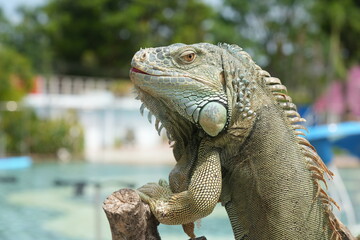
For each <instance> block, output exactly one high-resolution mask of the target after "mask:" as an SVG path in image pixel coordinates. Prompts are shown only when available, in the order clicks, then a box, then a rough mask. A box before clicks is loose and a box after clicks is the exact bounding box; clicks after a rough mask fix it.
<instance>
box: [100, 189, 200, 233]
mask: <svg viewBox="0 0 360 240" xmlns="http://www.w3.org/2000/svg"><path fill="white" fill-rule="evenodd" d="M103 209H104V211H105V213H106V217H107V219H108V221H109V224H110V229H111V235H112V240H132V239H134V240H161V238H160V235H159V232H158V230H157V226H158V225H159V222H158V221H157V220H156V218H155V216H154V215H153V214H152V213H151V211H150V208H149V206H148V205H147V204H145V203H143V202H142V201H141V199H140V196H139V195H138V194H137V193H136V191H134V190H132V189H127V188H124V189H120V190H119V191H116V192H114V193H113V194H111V195H110V196H109V197H108V198H107V199H106V200H105V201H104V203H103ZM194 240H206V238H205V237H199V238H195V239H194Z"/></svg>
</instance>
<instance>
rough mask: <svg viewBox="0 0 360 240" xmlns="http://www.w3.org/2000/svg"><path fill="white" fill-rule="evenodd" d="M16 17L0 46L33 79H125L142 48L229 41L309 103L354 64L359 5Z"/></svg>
mask: <svg viewBox="0 0 360 240" xmlns="http://www.w3.org/2000/svg"><path fill="white" fill-rule="evenodd" d="M206 2H212V3H214V4H217V6H216V7H211V6H210V5H209V4H207V3H206ZM19 13H20V15H21V16H22V20H21V22H20V23H18V24H14V23H10V22H9V21H8V20H6V18H5V17H4V16H3V14H1V11H0V42H1V43H2V45H4V46H9V47H11V48H13V49H15V50H16V51H17V52H18V53H20V54H21V55H23V56H25V57H26V58H29V59H30V60H31V63H32V66H33V68H34V69H35V70H36V71H37V72H39V73H46V72H49V71H50V70H52V71H53V72H54V73H56V74H71V75H93V76H106V77H120V78H127V76H128V69H129V64H130V61H131V58H132V56H133V54H134V53H135V52H136V51H137V50H138V49H139V48H140V47H151V46H160V45H168V44H171V43H174V42H184V43H194V42H202V41H206V42H212V43H217V42H228V43H235V44H239V45H240V46H242V47H243V48H244V49H245V50H247V51H248V52H250V54H251V55H252V56H253V57H254V59H256V60H257V62H258V64H259V65H260V66H262V67H263V68H265V69H266V70H268V71H269V72H270V73H271V74H272V75H274V76H277V77H279V78H281V80H282V81H283V82H284V83H285V84H286V85H287V86H288V87H289V89H290V90H291V91H296V90H297V89H299V87H303V89H307V91H306V94H302V97H301V99H308V100H314V98H316V97H317V96H319V95H320V92H321V89H324V88H325V87H324V85H326V84H328V83H329V82H330V81H332V80H334V79H336V78H344V77H345V75H346V71H347V69H349V67H350V66H351V65H354V64H358V63H359V61H360V41H359V40H358V36H359V35H360V18H359V17H358V16H359V15H360V4H359V1H357V0H343V1H337V0H319V1H311V0H302V1H299V0H268V1H247V0H223V1H202V0H184V1H183V0H176V1H173V0H158V1H155V2H154V1H152V2H151V1H146V0H122V1H118V0H94V1H85V0H78V1H72V0H49V1H48V2H46V3H45V4H44V5H43V6H41V7H39V8H35V9H28V8H24V7H23V8H20V9H19ZM295 101H296V99H295Z"/></svg>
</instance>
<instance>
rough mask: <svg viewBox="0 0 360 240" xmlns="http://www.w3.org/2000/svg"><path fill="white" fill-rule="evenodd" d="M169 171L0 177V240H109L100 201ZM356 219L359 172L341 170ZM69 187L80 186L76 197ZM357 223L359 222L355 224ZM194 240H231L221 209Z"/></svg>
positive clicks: (116, 169)
mask: <svg viewBox="0 0 360 240" xmlns="http://www.w3.org/2000/svg"><path fill="white" fill-rule="evenodd" d="M170 170H171V167H169V166H125V165H109V164H91V163H71V164H59V163H43V164H34V165H33V166H32V167H30V168H28V169H22V170H11V171H10V170H8V171H4V170H2V171H0V239H1V240H34V239H36V240H54V239H55V240H100V239H101V240H108V239H109V240H110V239H111V234H110V229H109V226H108V223H107V220H106V217H105V214H104V213H103V211H102V208H101V205H102V202H103V201H104V199H105V198H106V197H107V196H109V195H110V194H111V193H112V192H113V191H116V190H118V189H120V188H124V187H132V188H135V187H139V186H141V185H143V184H145V183H147V182H154V181H157V180H158V179H160V178H165V179H167V176H168V174H169V172H170ZM340 173H341V175H342V176H343V179H344V183H345V185H346V186H347V187H348V190H349V191H350V197H351V199H352V200H353V201H354V203H355V213H356V218H357V219H360V189H359V187H358V183H359V182H360V174H359V173H360V169H359V168H355V169H351V168H349V169H341V170H340ZM74 183H78V184H80V185H81V184H83V185H84V188H83V189H82V190H83V192H82V193H79V192H78V195H76V191H75V190H76V189H75V187H74V186H73V184H74ZM358 222H359V220H358ZM197 225H199V227H197V228H196V234H197V235H198V236H201V235H205V236H206V237H207V238H208V239H209V240H220V239H233V237H232V231H231V228H230V224H229V221H228V219H227V216H226V213H225V211H224V209H223V208H222V207H221V206H218V207H217V208H216V209H215V211H214V212H213V213H212V214H211V215H210V216H209V217H206V218H205V219H203V220H202V221H201V223H198V224H197ZM160 234H161V236H162V238H163V239H166V240H168V239H170V240H171V239H174V240H175V239H188V237H187V236H186V235H185V234H184V233H183V231H182V229H181V227H180V226H166V225H161V226H160Z"/></svg>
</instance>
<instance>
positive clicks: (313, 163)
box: [259, 70, 342, 240]
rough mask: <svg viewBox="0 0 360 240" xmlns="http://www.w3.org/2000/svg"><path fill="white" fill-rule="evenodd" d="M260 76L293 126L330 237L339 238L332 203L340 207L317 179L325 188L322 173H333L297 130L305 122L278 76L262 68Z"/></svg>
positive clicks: (329, 174) (330, 175)
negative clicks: (325, 217) (325, 214)
mask: <svg viewBox="0 0 360 240" xmlns="http://www.w3.org/2000/svg"><path fill="white" fill-rule="evenodd" d="M259 73H260V76H261V77H262V78H263V81H264V82H265V84H266V86H267V88H268V90H269V91H270V92H271V93H272V94H273V96H274V98H275V100H276V101H277V103H278V104H279V106H280V107H281V108H282V109H283V110H284V113H285V116H286V117H287V119H288V120H289V123H290V125H291V126H292V128H293V131H294V134H295V135H296V139H297V141H298V143H299V145H300V147H301V150H302V152H303V154H304V157H305V159H306V161H307V162H306V166H307V169H308V170H309V171H310V172H311V175H312V179H313V182H314V184H315V187H316V189H317V191H316V195H315V199H314V201H315V200H316V199H319V200H320V201H321V203H322V204H323V206H324V210H325V212H326V213H327V215H328V218H329V223H330V229H331V230H332V231H333V233H332V236H331V239H336V240H337V239H341V233H340V232H341V231H342V228H341V224H340V222H339V220H338V219H337V218H336V217H335V216H334V214H333V213H332V205H334V206H336V207H337V208H338V209H340V207H339V205H338V204H337V203H336V202H335V201H334V199H332V198H331V197H330V196H329V195H328V194H327V193H326V192H325V191H324V189H323V188H322V186H321V184H320V182H319V181H321V182H323V183H324V185H325V187H326V189H327V183H326V180H325V178H324V174H327V175H328V177H329V178H332V176H334V174H333V173H332V172H331V171H330V170H329V169H328V168H327V167H326V165H325V164H324V162H323V161H322V160H321V158H320V157H319V155H318V154H317V152H316V150H315V148H314V147H313V146H312V145H311V144H310V142H309V141H308V140H306V139H305V138H304V137H303V136H305V133H304V132H303V131H299V129H302V130H305V131H307V128H306V127H305V126H303V125H301V124H300V123H301V122H305V121H306V120H305V119H304V118H301V117H300V114H299V113H298V112H297V109H296V106H295V104H294V103H293V102H292V99H291V98H290V97H289V96H288V95H287V89H286V87H285V86H284V85H282V84H281V81H280V80H279V79H278V78H274V77H271V76H270V74H269V73H268V72H266V71H264V70H259Z"/></svg>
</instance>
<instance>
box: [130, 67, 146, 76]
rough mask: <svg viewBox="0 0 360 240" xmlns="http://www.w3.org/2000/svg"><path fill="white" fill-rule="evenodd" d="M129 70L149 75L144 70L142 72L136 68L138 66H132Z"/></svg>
mask: <svg viewBox="0 0 360 240" xmlns="http://www.w3.org/2000/svg"><path fill="white" fill-rule="evenodd" d="M131 71H132V72H136V73H141V74H146V75H150V74H148V73H146V72H144V71H141V70H140V69H138V68H134V67H132V68H131Z"/></svg>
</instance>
